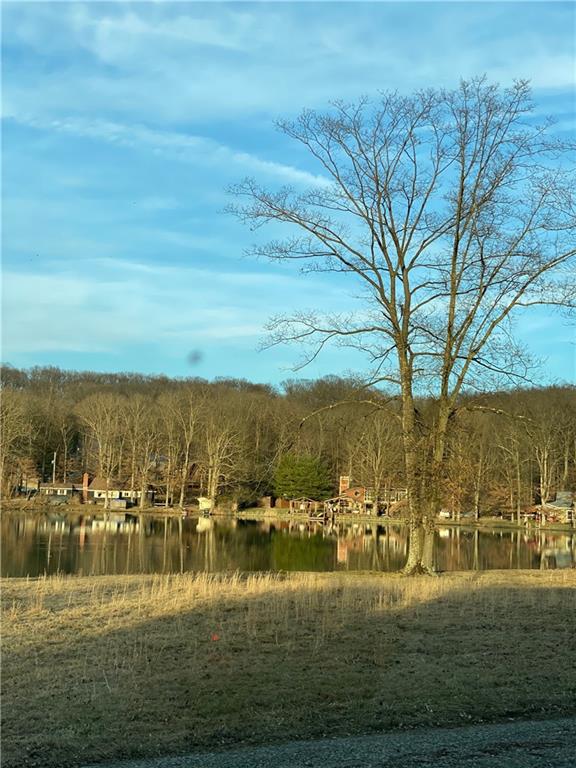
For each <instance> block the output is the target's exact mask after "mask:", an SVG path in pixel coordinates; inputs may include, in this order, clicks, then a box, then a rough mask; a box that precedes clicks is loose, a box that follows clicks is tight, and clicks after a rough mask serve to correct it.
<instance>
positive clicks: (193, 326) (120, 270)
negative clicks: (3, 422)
mask: <svg viewBox="0 0 576 768" xmlns="http://www.w3.org/2000/svg"><path fill="white" fill-rule="evenodd" d="M74 269H75V271H74V270H73V268H72V267H71V266H68V268H67V269H66V268H63V265H61V264H57V263H56V264H54V265H52V271H51V272H49V273H45V274H27V273H24V272H20V271H16V270H12V271H10V270H6V272H5V275H4V279H3V294H4V297H3V311H4V318H5V320H4V323H3V354H4V357H5V358H6V359H10V358H11V357H13V356H15V355H19V354H23V353H34V352H46V351H50V350H52V351H54V352H58V351H75V352H86V351H94V352H98V351H114V350H119V349H121V348H123V347H126V345H130V344H132V345H135V344H138V345H141V344H144V345H149V346H150V347H158V346H163V345H168V346H170V345H171V344H173V343H175V342H185V343H186V344H188V345H196V346H198V345H199V346H202V345H204V344H206V345H212V344H215V345H218V344H220V343H225V342H226V341H230V340H238V341H242V342H245V343H248V344H249V345H250V346H251V347H252V348H253V349H254V348H255V347H256V346H257V344H258V340H259V338H260V337H261V336H262V335H263V333H264V331H263V328H264V325H265V324H266V321H267V319H268V317H269V315H270V314H272V313H273V312H274V311H275V308H276V307H278V306H280V305H282V303H283V302H284V301H285V297H286V295H287V294H288V293H289V292H292V293H293V294H294V296H295V299H296V303H297V302H302V303H308V304H309V305H310V304H312V303H313V302H314V299H315V297H316V296H317V295H318V291H319V290H320V285H319V284H318V283H317V282H315V281H314V280H307V281H306V282H305V283H304V284H302V282H301V281H300V280H299V278H298V277H297V276H295V275H290V274H284V273H282V272H278V271H275V272H254V271H251V272H232V271H226V272H216V271H213V270H209V269H198V268H194V267H175V266H169V265H163V264H143V263H139V262H133V261H124V260H121V259H116V258H90V259H85V260H84V261H83V262H82V264H80V265H76V266H75V268H74ZM58 270H60V271H58ZM323 294H324V300H326V297H328V300H333V301H334V302H335V303H336V302H339V301H340V294H339V293H337V292H335V291H332V292H331V291H330V289H328V290H327V289H326V287H323ZM331 294H333V295H332V296H331Z"/></svg>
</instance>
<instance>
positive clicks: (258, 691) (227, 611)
mask: <svg viewBox="0 0 576 768" xmlns="http://www.w3.org/2000/svg"><path fill="white" fill-rule="evenodd" d="M575 588H576V573H575V572H574V571H541V572H539V571H520V572H518V571H516V572H515V571H506V572H494V571H492V572H484V573H451V574H443V575H441V576H439V577H437V578H433V577H418V578H411V579H410V578H405V577H401V576H398V575H395V574H345V573H344V574H342V573H326V574H288V575H285V576H274V575H262V576H258V575H251V576H242V575H221V576H219V575H206V574H198V575H194V574H188V575H182V576H180V575H178V576H161V577H160V576H158V577H152V576H126V577H118V576H113V577H96V578H92V577H90V578H79V577H54V578H48V579H37V580H30V581H27V580H23V579H5V580H4V581H3V583H2V601H3V620H2V636H3V669H2V672H3V708H2V709H3V713H2V714H3V744H2V758H3V760H2V764H3V766H4V768H15V767H16V766H54V767H55V766H61V767H62V768H65V767H66V766H78V765H81V764H83V763H87V762H92V761H94V762H96V761H99V760H105V759H111V758H123V757H126V758H127V757H136V756H145V755H158V754H177V753H182V752H186V751H195V750H198V749H202V748H210V749H214V748H225V747H226V746H231V745H238V744H242V743H245V744H248V743H252V744H254V743H256V744H265V743H271V742H277V741H283V740H289V739H295V738H308V737H319V736H343V735H346V734H359V733H369V732H372V731H379V730H385V729H397V728H414V727H418V726H434V725H458V724H468V723H471V722H485V721H497V720H507V719H509V718H531V717H533V718H547V717H556V716H561V715H566V714H570V713H574V712H575V711H576V704H575V702H576V665H575V664H574V658H575V657H576V655H575V652H576V589H575Z"/></svg>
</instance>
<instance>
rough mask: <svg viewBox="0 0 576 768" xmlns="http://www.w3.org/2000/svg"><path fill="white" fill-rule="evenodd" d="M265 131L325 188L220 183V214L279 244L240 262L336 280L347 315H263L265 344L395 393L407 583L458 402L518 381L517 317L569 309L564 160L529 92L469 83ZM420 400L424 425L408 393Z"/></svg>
mask: <svg viewBox="0 0 576 768" xmlns="http://www.w3.org/2000/svg"><path fill="white" fill-rule="evenodd" d="M279 127H280V129H281V130H282V131H283V132H284V134H286V135H287V136H288V137H290V138H291V139H293V140H294V141H295V142H298V143H299V144H300V145H303V146H304V147H305V149H306V150H307V151H308V152H309V153H310V154H311V155H312V156H313V157H314V158H315V160H316V161H317V162H318V163H319V165H320V167H321V168H322V172H323V174H324V178H325V183H320V184H318V185H317V186H315V187H314V188H312V189H309V190H307V191H304V192H301V191H298V190H295V189H292V188H287V187H285V188H282V189H280V190H276V191H270V190H267V189H264V188H263V187H262V186H260V185H259V184H258V183H257V182H256V181H254V180H252V179H247V180H245V181H244V182H242V183H240V184H239V185H237V186H236V187H234V188H233V190H232V191H233V193H234V194H235V195H236V197H237V203H236V204H235V205H234V206H232V211H233V212H234V213H235V214H236V215H237V216H239V217H240V219H241V220H243V221H244V222H247V223H248V224H249V225H250V226H251V227H253V228H257V227H260V226H261V225H263V224H266V223H272V224H273V226H274V230H275V232H274V233H275V234H276V231H278V229H279V226H280V225H286V226H287V228H288V232H287V236H286V237H285V238H284V237H282V238H281V239H274V240H273V241H271V242H269V243H267V244H266V245H257V246H256V247H255V249H254V252H255V253H256V254H258V255H264V256H267V257H269V258H271V259H273V260H279V261H283V260H290V259H295V260H299V261H301V262H302V263H303V267H304V270H305V271H306V270H309V271H320V272H331V273H340V274H342V275H344V277H345V278H346V279H350V290H351V292H352V291H356V292H357V291H358V286H362V287H363V289H364V291H363V300H362V304H361V305H360V307H359V311H357V312H354V313H335V314H331V315H321V314H320V313H318V312H307V313H301V314H294V315H293V316H283V317H279V318H276V319H275V320H273V321H272V323H271V332H272V338H271V343H280V342H287V341H295V340H298V341H301V342H305V343H307V344H310V345H311V346H310V347H309V349H308V350H307V354H308V357H307V360H310V359H312V358H314V357H315V356H316V355H317V354H318V353H319V352H320V350H321V349H322V347H323V346H324V345H325V344H327V343H328V342H330V341H332V340H336V341H337V342H339V343H341V344H343V345H350V346H355V347H357V348H359V349H361V350H363V351H364V352H365V353H366V354H367V356H368V358H369V360H370V361H371V364H372V370H371V372H370V376H369V377H368V382H367V383H370V384H372V385H374V384H384V383H385V384H386V386H387V387H388V388H389V389H392V391H393V392H395V393H397V397H398V403H399V406H398V409H397V411H396V413H397V415H398V418H399V419H400V421H401V430H402V439H403V454H404V464H405V472H406V482H407V486H408V494H409V509H410V526H411V537H410V548H409V555H408V561H407V564H406V571H407V572H416V571H421V570H427V568H428V564H427V562H426V556H427V554H426V553H427V552H429V551H430V549H429V547H428V546H427V545H426V541H425V538H426V537H425V532H426V531H427V530H430V528H431V526H432V525H433V520H434V519H435V517H436V513H437V511H438V507H439V505H440V504H441V503H442V497H443V493H444V488H445V482H446V462H445V454H446V445H447V436H448V433H449V430H450V424H451V421H452V420H453V419H454V418H455V416H456V415H457V412H458V408H459V397H460V395H461V393H462V391H463V389H464V388H465V387H466V386H467V385H468V386H469V385H472V386H475V387H478V388H482V387H485V386H487V382H486V379H487V377H492V381H493V377H497V376H500V375H507V376H514V375H515V376H518V377H522V376H525V375H526V371H525V369H524V367H523V365H524V363H523V361H522V357H521V355H519V354H518V348H517V345H516V344H514V342H513V337H512V335H511V331H512V321H513V318H514V316H515V315H517V314H518V312H519V311H523V310H524V309H525V308H526V307H529V306H535V305H539V304H540V305H542V304H544V305H546V304H548V305H564V304H567V303H568V304H569V303H571V302H573V301H574V286H573V284H572V285H571V284H570V280H569V272H568V270H569V268H570V263H571V261H572V260H573V259H574V255H575V253H576V245H575V238H574V221H575V210H576V206H575V201H574V192H573V189H574V185H573V182H574V175H573V174H574V166H573V160H574V152H573V147H571V146H570V145H568V144H566V143H563V142H561V141H559V140H558V138H557V137H555V134H554V132H553V130H551V126H550V124H548V123H547V124H546V125H538V124H537V123H536V122H535V119H534V116H533V108H532V103H531V95H530V89H529V86H528V84H527V83H525V82H518V83H516V84H515V85H514V86H513V87H511V88H506V89H502V88H499V87H498V86H494V85H490V84H487V83H486V81H485V80H484V79H481V78H480V79H475V80H472V81H470V82H462V83H461V84H460V86H459V87H458V88H457V89H455V90H449V91H448V90H425V91H421V92H418V93H416V94H414V95H412V96H407V97H406V96H402V95H399V94H396V93H392V94H384V95H382V96H381V97H380V98H379V100H378V101H376V102H373V101H370V100H368V99H361V100H360V101H358V102H357V103H354V104H346V103H342V102H340V103H336V104H334V105H333V108H331V109H330V110H329V111H328V112H325V113H319V112H315V111H305V112H303V113H302V114H301V115H300V117H299V118H298V119H296V120H295V121H294V122H283V123H281V124H280V126H279ZM424 394H427V395H432V396H433V397H434V405H433V407H428V406H427V407H426V409H425V410H426V413H425V414H423V413H422V412H421V409H420V408H419V405H418V397H419V396H422V395H424Z"/></svg>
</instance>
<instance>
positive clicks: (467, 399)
mask: <svg viewBox="0 0 576 768" xmlns="http://www.w3.org/2000/svg"><path fill="white" fill-rule="evenodd" d="M417 405H418V411H419V412H420V413H421V414H422V415H423V422H424V421H425V420H426V419H427V418H429V417H430V414H432V413H433V412H434V401H433V399H432V398H426V397H422V398H420V399H419V400H418V403H417ZM398 409H399V405H398V403H397V401H395V400H394V398H391V397H390V396H389V394H388V393H387V392H385V391H383V390H382V389H378V388H371V389H366V388H365V387H364V386H363V385H362V383H361V382H360V381H359V380H358V381H357V380H355V379H353V378H340V377H336V376H328V377H325V378H321V379H318V380H315V381H312V380H304V381H302V380H299V381H295V380H288V381H286V382H284V383H283V384H282V385H281V386H280V387H278V388H274V387H272V386H270V385H267V384H256V383H251V382H249V381H246V380H241V379H221V380H215V381H206V380H203V379H200V378H180V379H174V378H168V377H165V376H145V375H141V374H136V373H94V372H75V371H64V370H60V369H58V368H54V367H35V368H31V369H28V370H20V369H16V368H13V367H11V366H4V367H3V369H2V398H1V417H2V424H3V436H2V437H3V439H2V447H1V454H0V470H1V476H2V494H3V497H4V498H7V497H10V496H14V495H15V494H17V493H18V490H19V488H20V487H21V486H22V485H23V484H24V483H25V481H26V480H29V479H30V478H38V479H39V480H40V481H43V482H51V481H52V480H53V479H55V480H56V481H57V482H66V481H69V482H70V481H72V482H73V481H78V478H79V477H80V476H81V475H82V473H83V472H88V473H90V475H92V476H96V475H98V476H100V477H105V478H114V479H118V480H122V481H123V482H125V483H126V484H128V486H129V487H130V488H136V489H146V488H149V487H152V488H154V489H155V491H156V499H157V501H159V502H160V503H163V504H165V505H166V506H184V505H185V504H188V503H190V502H191V501H192V500H194V499H195V498H196V497H198V496H206V497H209V498H210V499H212V500H213V501H214V502H215V503H216V504H218V505H220V506H222V507H225V506H227V505H228V506H230V505H231V504H232V503H235V504H237V505H238V506H240V507H242V506H251V505H253V504H254V503H255V502H256V501H257V499H258V498H260V497H262V496H267V495H272V494H275V493H277V492H278V491H281V490H282V489H281V488H280V487H279V485H280V484H281V480H280V478H282V483H283V484H284V486H285V483H286V474H287V472H288V473H289V471H290V466H294V465H296V464H298V462H299V461H300V462H302V461H304V462H305V464H306V462H307V466H308V467H309V468H310V467H312V469H311V470H310V471H312V472H313V471H314V469H313V468H314V467H316V470H315V471H316V474H317V475H318V476H317V477H316V478H315V479H314V482H315V485H314V487H317V488H318V493H319V494H320V495H324V494H326V495H329V494H330V493H332V492H334V493H336V492H337V488H338V478H339V476H340V475H350V477H351V479H352V483H353V484H355V485H363V486H366V487H370V488H372V489H373V491H374V494H375V496H376V497H378V494H379V492H381V491H382V490H383V489H385V488H387V487H388V488H389V487H403V485H404V482H405V479H404V478H405V469H404V466H403V452H402V435H401V420H400V419H399V417H398ZM427 411H428V414H427V413H426V412H427ZM432 418H433V416H432ZM54 459H55V464H53V461H54ZM444 468H445V471H444V483H443V486H442V494H443V498H442V503H443V505H444V507H445V508H446V509H448V510H450V511H451V512H452V513H454V514H456V515H457V514H459V513H465V512H468V513H469V512H474V513H475V514H478V515H492V514H507V515H511V516H516V515H520V514H521V513H522V512H523V511H525V510H526V509H528V508H530V507H531V506H532V505H534V504H538V503H540V502H541V501H542V500H549V499H553V498H554V496H555V494H556V492H557V491H560V490H571V489H573V487H574V484H575V482H576V397H575V388H574V387H572V386H549V387H545V388H529V389H513V390H512V389H509V390H505V391H500V392H493V393H484V394H470V393H468V394H463V395H462V396H461V398H460V401H459V404H458V408H457V409H456V411H455V414H454V416H453V418H452V419H451V424H450V429H449V440H448V444H447V448H446V454H445V457H444ZM292 485H293V488H294V491H293V492H294V493H297V491H298V488H297V487H296V485H297V484H294V483H293V484H292ZM278 495H280V494H278ZM143 497H144V494H143Z"/></svg>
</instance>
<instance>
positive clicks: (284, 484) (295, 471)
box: [274, 453, 333, 500]
mask: <svg viewBox="0 0 576 768" xmlns="http://www.w3.org/2000/svg"><path fill="white" fill-rule="evenodd" d="M274 491H275V493H276V495H277V496H282V497H283V498H287V499H297V498H300V497H302V496H306V497H308V498H310V499H317V500H320V499H325V498H326V497H327V496H329V495H330V494H331V493H332V491H333V483H332V480H331V477H330V471H329V470H328V468H327V467H326V465H325V464H323V463H322V461H321V460H319V459H315V458H314V457H313V456H296V455H294V454H292V453H288V454H286V455H285V456H283V457H282V459H281V460H280V463H279V464H278V468H277V470H276V474H275V476H274Z"/></svg>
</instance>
